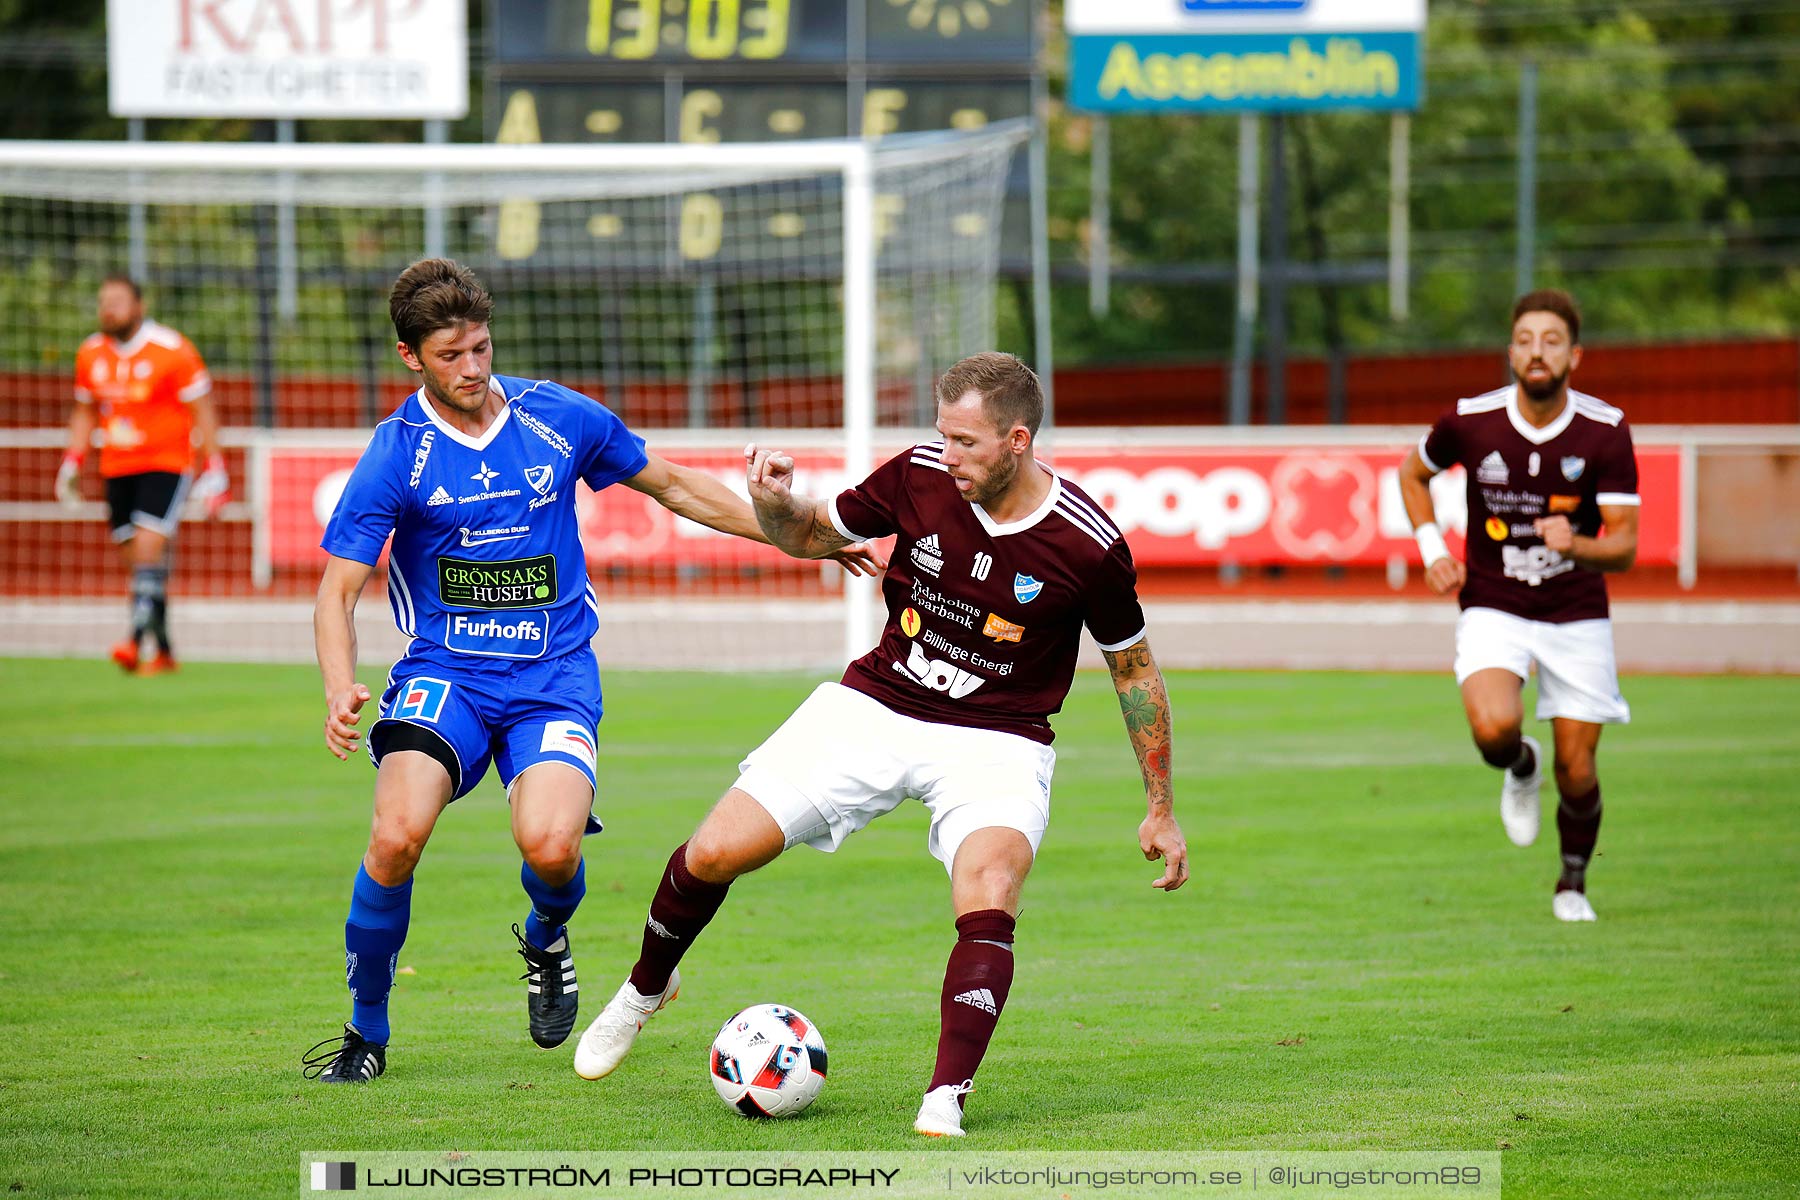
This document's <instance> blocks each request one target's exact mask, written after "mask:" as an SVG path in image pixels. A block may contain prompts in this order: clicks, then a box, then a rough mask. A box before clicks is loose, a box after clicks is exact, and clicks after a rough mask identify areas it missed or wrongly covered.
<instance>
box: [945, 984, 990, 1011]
mask: <svg viewBox="0 0 1800 1200" xmlns="http://www.w3.org/2000/svg"><path fill="white" fill-rule="evenodd" d="M951 1003H953V1004H967V1005H969V1006H971V1007H973V1008H979V1009H980V1010H981V1011H982V1012H985V1013H992V1014H994V1015H995V1016H999V1015H1000V1009H999V1007H998V1006H997V1005H995V1003H994V993H992V992H990V991H988V990H987V989H986V988H971V989H970V990H968V991H966V992H964V993H963V994H962V995H960V996H957V997H956V998H955V999H954V1000H952V1001H951Z"/></svg>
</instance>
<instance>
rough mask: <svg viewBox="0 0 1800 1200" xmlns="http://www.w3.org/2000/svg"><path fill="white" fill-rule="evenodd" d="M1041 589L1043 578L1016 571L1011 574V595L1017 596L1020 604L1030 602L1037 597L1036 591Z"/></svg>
mask: <svg viewBox="0 0 1800 1200" xmlns="http://www.w3.org/2000/svg"><path fill="white" fill-rule="evenodd" d="M1043 590H1044V581H1043V580H1041V579H1033V578H1032V577H1031V576H1029V575H1025V574H1022V573H1018V572H1015V573H1014V574H1013V595H1014V596H1015V597H1017V598H1018V601H1019V603H1020V604H1030V603H1031V602H1032V601H1033V600H1036V599H1037V598H1038V593H1039V592H1041V591H1043Z"/></svg>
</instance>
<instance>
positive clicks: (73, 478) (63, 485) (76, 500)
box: [56, 450, 81, 508]
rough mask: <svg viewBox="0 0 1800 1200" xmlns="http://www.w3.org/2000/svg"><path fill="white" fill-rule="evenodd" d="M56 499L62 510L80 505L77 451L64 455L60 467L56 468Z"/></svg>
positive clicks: (79, 470)
mask: <svg viewBox="0 0 1800 1200" xmlns="http://www.w3.org/2000/svg"><path fill="white" fill-rule="evenodd" d="M56 498H57V499H58V500H61V501H62V502H63V507H64V508H78V507H80V505H81V455H80V453H78V452H77V451H74V450H70V451H68V452H67V453H66V454H64V455H63V460H62V466H60V467H58V468H56Z"/></svg>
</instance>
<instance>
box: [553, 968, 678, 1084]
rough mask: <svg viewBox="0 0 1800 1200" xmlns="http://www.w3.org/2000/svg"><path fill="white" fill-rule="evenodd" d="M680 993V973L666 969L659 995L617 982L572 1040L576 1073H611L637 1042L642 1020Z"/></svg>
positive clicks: (594, 1075) (586, 1075)
mask: <svg viewBox="0 0 1800 1200" xmlns="http://www.w3.org/2000/svg"><path fill="white" fill-rule="evenodd" d="M680 994H681V972H680V971H671V972H669V986H667V987H665V988H664V989H663V990H662V994H661V995H660V996H646V995H644V994H643V993H642V992H640V991H638V990H637V989H636V988H634V987H632V986H631V980H629V979H627V980H626V981H625V982H624V983H622V984H620V985H619V990H618V991H617V992H616V993H614V995H613V998H612V999H611V1000H609V1001H607V1002H606V1007H605V1008H603V1009H601V1010H600V1015H599V1016H597V1017H595V1018H594V1022H593V1024H591V1025H589V1026H588V1027H587V1032H586V1033H584V1034H582V1035H581V1040H580V1041H579V1042H577V1043H575V1073H576V1074H577V1075H579V1076H581V1077H582V1078H583V1079H599V1078H602V1077H603V1076H606V1075H610V1074H612V1073H613V1070H614V1069H615V1068H617V1067H618V1065H619V1064H620V1063H621V1062H624V1061H625V1055H626V1054H627V1053H628V1052H630V1050H631V1043H633V1042H635V1041H637V1035H638V1031H639V1030H641V1029H643V1027H644V1022H645V1021H648V1020H649V1019H650V1018H651V1017H653V1016H655V1015H656V1012H657V1010H659V1009H661V1008H664V1007H666V1006H667V1005H669V1004H672V1003H674V1000H675V997H676V996H678V995H680Z"/></svg>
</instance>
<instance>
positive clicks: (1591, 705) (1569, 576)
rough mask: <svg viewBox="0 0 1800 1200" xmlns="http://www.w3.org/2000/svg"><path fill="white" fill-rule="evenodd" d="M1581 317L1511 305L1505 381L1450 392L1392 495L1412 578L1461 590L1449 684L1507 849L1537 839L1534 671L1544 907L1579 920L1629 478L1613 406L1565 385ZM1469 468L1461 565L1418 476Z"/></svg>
mask: <svg viewBox="0 0 1800 1200" xmlns="http://www.w3.org/2000/svg"><path fill="white" fill-rule="evenodd" d="M1580 339H1581V313H1580V311H1579V310H1577V309H1576V307H1575V301H1574V299H1573V298H1572V297H1570V296H1569V294H1568V293H1567V292H1562V291H1557V290H1554V289H1548V290H1544V291H1536V292H1532V293H1530V294H1528V295H1526V296H1523V297H1521V298H1520V299H1519V301H1518V303H1517V304H1515V305H1514V306H1513V325H1512V344H1511V346H1510V347H1509V349H1508V357H1509V359H1510V362H1511V364H1512V371H1513V375H1514V376H1515V377H1516V380H1517V382H1516V384H1514V385H1513V386H1509V387H1504V388H1501V389H1499V390H1498V391H1493V392H1489V393H1488V394H1487V395H1485V396H1476V397H1474V398H1473V399H1469V400H1459V401H1457V405H1456V411H1455V412H1453V413H1446V414H1445V415H1444V416H1443V417H1442V418H1440V419H1439V420H1438V423H1437V424H1436V425H1434V426H1432V428H1431V432H1430V433H1428V434H1426V435H1425V437H1424V438H1422V439H1421V440H1420V442H1419V445H1418V447H1417V448H1416V449H1415V450H1413V452H1412V453H1411V454H1408V455H1407V457H1406V462H1405V463H1404V465H1402V466H1401V468H1400V490H1401V493H1402V495H1403V496H1404V497H1405V500H1406V513H1407V516H1408V517H1410V518H1411V519H1412V522H1413V525H1414V527H1415V530H1416V533H1415V536H1416V537H1417V538H1418V542H1419V552H1420V554H1421V556H1422V557H1423V559H1424V562H1425V582H1426V583H1427V584H1428V585H1429V586H1430V587H1431V590H1432V591H1434V592H1437V593H1438V594H1439V595H1442V594H1444V593H1446V592H1455V591H1460V599H1461V603H1462V610H1463V611H1462V616H1461V617H1460V618H1459V619H1458V620H1457V624H1456V681H1457V684H1458V685H1459V686H1460V687H1461V688H1462V698H1463V707H1464V709H1466V710H1467V712H1468V717H1469V729H1470V731H1471V732H1472V733H1473V734H1474V736H1475V744H1476V746H1478V747H1479V748H1480V750H1481V756H1482V757H1483V758H1484V759H1486V760H1487V761H1488V763H1490V764H1491V765H1493V766H1495V767H1499V768H1502V769H1503V770H1505V772H1506V775H1505V779H1504V782H1503V783H1502V786H1501V793H1500V818H1501V821H1502V823H1503V824H1504V826H1505V828H1506V833H1507V836H1508V837H1509V838H1511V839H1512V840H1513V842H1514V843H1515V844H1517V845H1520V846H1529V845H1530V844H1531V843H1532V842H1533V841H1535V840H1536V839H1537V832H1538V788H1539V784H1540V781H1541V779H1542V776H1543V770H1542V765H1541V761H1540V754H1539V750H1538V743H1537V740H1536V739H1535V738H1533V737H1531V736H1529V735H1525V734H1522V733H1521V727H1522V725H1523V722H1524V706H1523V704H1522V703H1521V700H1520V693H1521V691H1522V689H1523V686H1524V682H1525V679H1526V678H1527V677H1528V676H1529V675H1530V674H1531V668H1532V665H1533V664H1534V663H1535V664H1536V666H1537V671H1538V703H1537V716H1538V719H1539V720H1540V721H1541V720H1545V719H1548V720H1549V721H1550V723H1551V726H1552V728H1553V729H1554V730H1555V735H1556V758H1555V768H1556V790H1557V793H1558V794H1559V796H1560V797H1561V803H1560V804H1559V805H1558V806H1557V810H1556V828H1557V832H1558V834H1559V835H1560V837H1561V841H1562V874H1561V877H1560V878H1559V879H1558V880H1557V884H1556V892H1555V894H1554V896H1553V898H1552V903H1551V911H1552V912H1553V913H1554V914H1555V915H1556V916H1557V917H1558V918H1559V919H1561V920H1564V921H1592V920H1593V919H1594V909H1593V906H1592V905H1591V904H1589V903H1588V899H1587V895H1586V892H1587V866H1588V862H1589V860H1590V859H1591V858H1592V857H1593V853H1594V841H1595V839H1596V837H1597V836H1598V835H1599V832H1600V780H1599V778H1598V776H1597V775H1596V774H1595V772H1594V754H1595V751H1596V750H1597V749H1598V747H1599V744H1600V730H1601V727H1602V726H1604V725H1608V724H1623V723H1624V722H1626V721H1629V720H1630V719H1631V709H1630V707H1629V706H1628V705H1627V704H1626V703H1625V698H1624V697H1623V696H1622V695H1620V694H1619V672H1618V667H1617V665H1616V664H1615V662H1614V659H1613V638H1612V622H1611V621H1610V620H1609V619H1608V610H1607V603H1606V582H1605V580H1604V579H1602V578H1601V572H1604V571H1623V570H1625V569H1626V568H1627V567H1629V566H1631V563H1632V560H1633V558H1635V557H1636V555H1637V530H1638V477H1637V459H1636V458H1635V457H1634V455H1633V454H1632V449H1631V430H1630V429H1629V428H1628V427H1627V426H1626V424H1625V414H1624V413H1622V412H1620V411H1619V410H1618V409H1616V408H1614V407H1612V406H1611V405H1610V404H1603V403H1602V402H1600V401H1599V400H1596V399H1595V398H1594V397H1592V396H1588V395H1584V394H1582V393H1581V392H1577V391H1574V390H1572V389H1571V388H1570V387H1569V373H1570V372H1572V371H1573V370H1574V369H1575V368H1576V367H1577V366H1579V365H1580V364H1581V344H1580ZM1453 463H1461V464H1462V465H1463V467H1464V468H1466V469H1467V471H1468V473H1469V483H1468V489H1469V541H1468V553H1467V558H1468V566H1467V567H1466V568H1465V567H1464V565H1463V564H1462V563H1459V562H1457V561H1456V560H1455V559H1454V558H1451V557H1450V555H1449V553H1448V551H1447V550H1446V549H1445V548H1444V539H1443V535H1442V534H1440V533H1439V532H1438V528H1437V524H1436V520H1437V517H1436V513H1435V511H1434V509H1433V507H1432V502H1431V489H1430V487H1429V484H1430V480H1431V477H1432V476H1433V475H1435V474H1436V473H1437V472H1439V471H1442V470H1444V469H1445V468H1447V467H1449V466H1450V465H1451V464H1453Z"/></svg>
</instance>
